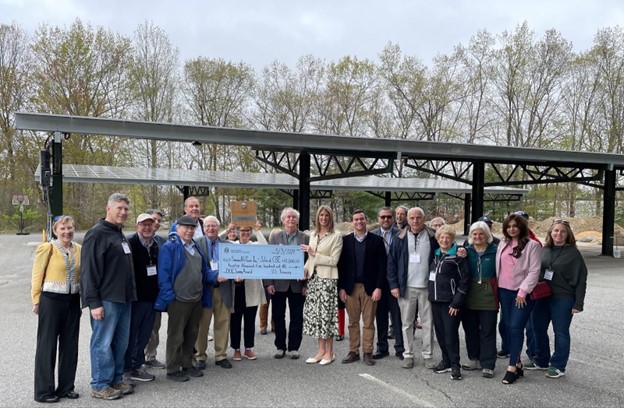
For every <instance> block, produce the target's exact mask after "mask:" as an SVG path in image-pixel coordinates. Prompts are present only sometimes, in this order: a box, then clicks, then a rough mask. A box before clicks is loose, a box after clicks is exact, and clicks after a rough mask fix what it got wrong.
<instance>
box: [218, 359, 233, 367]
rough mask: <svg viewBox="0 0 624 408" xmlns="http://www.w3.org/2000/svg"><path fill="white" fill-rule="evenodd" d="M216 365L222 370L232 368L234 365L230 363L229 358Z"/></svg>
mask: <svg viewBox="0 0 624 408" xmlns="http://www.w3.org/2000/svg"><path fill="white" fill-rule="evenodd" d="M215 365H218V366H219V367H221V368H232V363H230V362H229V361H228V359H227V358H224V359H223V360H219V361H215Z"/></svg>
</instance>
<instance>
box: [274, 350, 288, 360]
mask: <svg viewBox="0 0 624 408" xmlns="http://www.w3.org/2000/svg"><path fill="white" fill-rule="evenodd" d="M285 355H286V351H285V350H280V349H277V351H276V352H275V354H273V357H275V358H284V356H285Z"/></svg>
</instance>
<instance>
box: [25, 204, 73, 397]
mask: <svg viewBox="0 0 624 408" xmlns="http://www.w3.org/2000/svg"><path fill="white" fill-rule="evenodd" d="M74 230H75V223H74V220H73V218H72V217H70V216H69V215H61V216H59V217H56V218H55V221H54V224H53V225H52V231H53V232H54V234H55V235H56V236H57V238H56V239H53V240H52V241H50V242H45V243H43V244H41V245H39V246H38V247H37V253H36V254H35V262H34V264H33V269H32V287H31V296H32V302H33V312H34V313H35V314H36V315H37V318H38V324H37V350H36V352H35V401H38V402H48V403H49V402H52V403H53V402H58V401H59V399H60V398H70V399H76V398H78V397H79V395H78V393H77V392H76V391H74V381H75V379H76V367H77V365H78V335H79V332H80V316H81V314H82V312H81V309H80V286H79V280H80V249H81V246H80V245H79V244H77V243H75V242H73V239H74ZM57 348H58V351H59V356H58V386H57V387H56V388H55V386H54V368H55V364H56V350H57Z"/></svg>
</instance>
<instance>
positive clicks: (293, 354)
mask: <svg viewBox="0 0 624 408" xmlns="http://www.w3.org/2000/svg"><path fill="white" fill-rule="evenodd" d="M288 354H289V355H290V358H291V359H292V360H298V359H299V357H301V355H300V354H299V351H298V350H292V351H289V352H288Z"/></svg>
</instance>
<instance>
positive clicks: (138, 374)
mask: <svg viewBox="0 0 624 408" xmlns="http://www.w3.org/2000/svg"><path fill="white" fill-rule="evenodd" d="M155 378H156V376H155V375H152V374H150V373H147V372H145V371H144V370H141V369H139V370H134V371H131V372H130V379H131V380H134V381H141V382H149V381H154V379H155Z"/></svg>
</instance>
